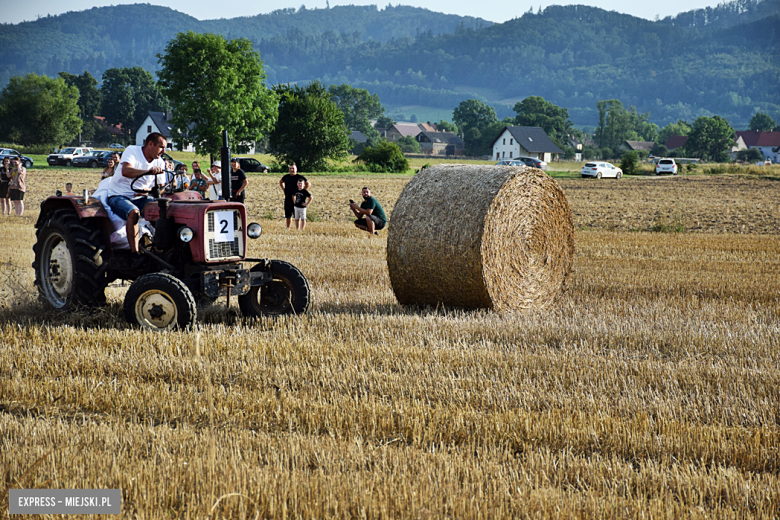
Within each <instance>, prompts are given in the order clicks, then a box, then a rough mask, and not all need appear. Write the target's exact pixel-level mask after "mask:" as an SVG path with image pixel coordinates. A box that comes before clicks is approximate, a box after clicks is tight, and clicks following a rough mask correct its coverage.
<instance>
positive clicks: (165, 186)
mask: <svg viewBox="0 0 780 520" xmlns="http://www.w3.org/2000/svg"><path fill="white" fill-rule="evenodd" d="M163 174H164V175H165V178H166V179H167V178H168V176H169V175H170V178H171V180H170V181H168V182H165V183H163V184H157V176H158V175H163ZM148 175H154V187H153V188H152V189H151V190H141V189H136V188H135V183H136V181H138V179H141V178H143V177H146V176H148ZM175 180H176V174H175V172H173V171H171V170H163V171H161V172H160V173H153V172H152V171H151V170H150V171H148V172H145V173H142V174H141V175H139V176H138V177H136V178H135V179H133V182H131V183H130V189H131V190H133V191H134V192H136V193H145V194H147V195H148V194H149V193H153V192H154V191H157V192H158V193H159V190H160V188H163V189H168V188H169V187H170V186H173V184H174V181H175Z"/></svg>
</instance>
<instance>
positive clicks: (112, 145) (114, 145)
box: [108, 143, 125, 148]
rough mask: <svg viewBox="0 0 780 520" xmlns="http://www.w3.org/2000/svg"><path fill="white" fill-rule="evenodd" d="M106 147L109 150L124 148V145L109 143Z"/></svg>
mask: <svg viewBox="0 0 780 520" xmlns="http://www.w3.org/2000/svg"><path fill="white" fill-rule="evenodd" d="M108 147H109V148H124V147H125V145H123V144H119V143H111V144H110V145H108Z"/></svg>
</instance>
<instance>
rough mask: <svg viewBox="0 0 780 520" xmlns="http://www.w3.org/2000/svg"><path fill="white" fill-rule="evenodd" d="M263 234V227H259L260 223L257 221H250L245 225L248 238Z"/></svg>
mask: <svg viewBox="0 0 780 520" xmlns="http://www.w3.org/2000/svg"><path fill="white" fill-rule="evenodd" d="M262 234H263V228H261V227H260V224H258V223H257V222H252V223H251V224H249V226H247V228H246V236H248V237H249V238H260V235H262Z"/></svg>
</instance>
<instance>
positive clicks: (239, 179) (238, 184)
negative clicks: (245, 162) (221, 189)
mask: <svg viewBox="0 0 780 520" xmlns="http://www.w3.org/2000/svg"><path fill="white" fill-rule="evenodd" d="M230 167H231V168H232V169H233V171H232V172H231V173H230V191H232V192H233V197H232V198H233V200H234V201H236V202H240V203H242V204H243V203H244V200H245V199H246V191H245V190H246V187H247V186H249V181H248V180H247V178H246V173H244V170H242V169H241V163H239V162H238V159H237V158H236V157H233V159H231V161H230Z"/></svg>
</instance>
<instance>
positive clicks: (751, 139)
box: [736, 130, 780, 164]
mask: <svg viewBox="0 0 780 520" xmlns="http://www.w3.org/2000/svg"><path fill="white" fill-rule="evenodd" d="M736 134H737V142H739V140H741V141H742V144H743V146H744V147H745V148H757V149H758V150H759V151H760V152H761V154H762V155H763V156H764V159H769V160H770V161H772V162H773V163H775V164H778V163H780V132H761V131H758V130H746V131H742V132H736ZM743 149H744V148H743Z"/></svg>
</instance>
